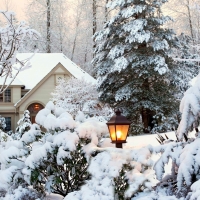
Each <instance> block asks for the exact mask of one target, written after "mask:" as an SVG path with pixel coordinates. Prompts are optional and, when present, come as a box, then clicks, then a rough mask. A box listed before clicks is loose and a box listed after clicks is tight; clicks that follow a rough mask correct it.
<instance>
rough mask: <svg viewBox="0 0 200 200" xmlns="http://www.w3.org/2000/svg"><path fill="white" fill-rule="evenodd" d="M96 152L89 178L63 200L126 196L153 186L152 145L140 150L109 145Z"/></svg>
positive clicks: (131, 195) (106, 199)
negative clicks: (107, 147)
mask: <svg viewBox="0 0 200 200" xmlns="http://www.w3.org/2000/svg"><path fill="white" fill-rule="evenodd" d="M99 151H101V152H100V153H98V154H97V155H96V156H94V157H93V158H92V159H91V163H90V166H89V168H88V171H89V173H90V174H91V176H92V177H91V179H90V180H88V181H87V182H86V184H85V185H84V186H83V187H82V188H81V190H79V191H76V192H72V193H70V194H68V195H67V196H66V197H65V200H71V199H73V200H84V199H85V200H89V199H91V200H92V199H96V200H100V199H105V200H114V199H125V198H130V197H133V196H134V195H136V194H138V193H139V192H141V191H150V190H152V187H153V186H155V184H156V179H155V174H154V171H153V169H152V166H153V161H152V147H151V146H149V147H145V148H142V149H139V150H123V149H116V148H110V149H101V150H100V149H99ZM121 172H123V173H121ZM120 179H121V181H120ZM124 185H126V187H125V188H123V187H124ZM122 188H123V189H122Z"/></svg>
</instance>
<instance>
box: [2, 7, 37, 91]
mask: <svg viewBox="0 0 200 200" xmlns="http://www.w3.org/2000/svg"><path fill="white" fill-rule="evenodd" d="M0 14H1V15H2V16H3V19H4V20H5V25H4V26H1V27H0V78H1V79H0V81H1V83H0V85H1V87H0V94H1V93H3V92H4V91H5V90H6V89H7V88H8V86H9V85H10V84H11V83H12V82H13V81H14V79H15V77H16V76H17V75H18V73H19V72H20V71H21V70H24V69H26V68H27V67H30V66H29V62H28V60H29V59H27V60H26V61H20V60H18V59H17V58H16V54H17V52H18V50H19V49H20V48H23V44H24V38H25V37H28V38H29V39H37V38H38V37H39V34H38V33H37V32H36V31H35V30H33V29H30V28H29V27H28V26H27V25H26V24H25V22H21V23H19V24H18V25H16V24H15V22H14V20H13V19H14V13H13V12H9V11H1V12H0ZM15 64H16V67H14V65H15Z"/></svg>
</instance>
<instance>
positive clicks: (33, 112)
mask: <svg viewBox="0 0 200 200" xmlns="http://www.w3.org/2000/svg"><path fill="white" fill-rule="evenodd" d="M43 108H44V106H43V105H41V104H40V103H32V104H31V105H30V106H29V107H28V108H27V110H28V111H29V112H30V120H31V123H32V124H33V123H35V117H36V115H37V113H38V112H39V111H40V110H42V109H43Z"/></svg>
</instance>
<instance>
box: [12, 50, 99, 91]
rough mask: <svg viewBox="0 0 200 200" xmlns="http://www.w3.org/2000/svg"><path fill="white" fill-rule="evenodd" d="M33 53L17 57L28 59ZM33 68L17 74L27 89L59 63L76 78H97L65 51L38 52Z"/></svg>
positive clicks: (20, 54)
mask: <svg viewBox="0 0 200 200" xmlns="http://www.w3.org/2000/svg"><path fill="white" fill-rule="evenodd" d="M32 55H33V54H32V53H19V54H18V55H17V58H18V59H19V60H20V61H23V60H27V58H30V57H31V56H32ZM30 63H31V66H32V67H31V68H29V69H26V70H24V71H21V72H20V73H19V74H18V75H17V79H16V81H15V82H13V83H12V85H15V84H16V82H17V81H18V82H20V83H22V85H25V88H26V89H32V88H34V87H35V86H36V85H37V84H38V83H39V82H40V81H41V80H42V79H43V78H44V77H45V76H46V75H47V74H48V73H49V72H50V71H51V70H52V69H53V68H54V67H55V66H56V65H57V64H58V63H61V64H62V65H63V66H64V67H65V68H66V69H67V70H68V71H69V72H70V73H71V74H72V75H73V76H74V77H75V78H78V79H80V78H84V79H85V80H87V81H88V82H92V83H94V82H95V81H96V80H95V79H94V78H93V77H92V76H90V75H89V74H88V73H86V72H85V71H84V70H82V69H81V68H80V67H78V66H77V65H76V64H75V63H73V62H72V61H71V60H70V59H68V58H67V57H66V56H65V55H64V54H63V53H36V54H35V55H34V56H33V57H32V58H31V59H30Z"/></svg>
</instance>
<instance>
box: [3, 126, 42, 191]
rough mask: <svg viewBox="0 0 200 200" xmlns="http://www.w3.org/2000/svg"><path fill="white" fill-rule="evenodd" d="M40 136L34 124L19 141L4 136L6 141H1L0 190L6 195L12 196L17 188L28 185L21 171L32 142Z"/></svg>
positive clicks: (39, 131) (37, 127)
mask: <svg viewBox="0 0 200 200" xmlns="http://www.w3.org/2000/svg"><path fill="white" fill-rule="evenodd" d="M40 134H41V130H40V128H39V126H38V125H36V124H34V125H32V126H31V127H30V130H29V131H27V132H25V133H24V135H23V136H22V138H20V139H19V140H16V139H15V137H12V136H9V135H7V134H4V136H6V139H2V140H1V145H0V146H1V148H0V165H1V170H0V177H1V179H0V190H2V191H6V194H14V193H13V192H14V190H15V189H16V188H17V187H18V186H22V187H23V188H28V186H29V184H28V183H27V182H26V180H25V178H24V174H23V172H22V170H23V168H24V167H25V160H26V158H27V156H28V155H29V153H30V151H31V150H32V145H31V144H32V143H33V141H34V142H37V140H38V139H39V137H40V136H41V135H40ZM28 136H31V137H28ZM2 138H4V137H2ZM8 188H9V190H8Z"/></svg>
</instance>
